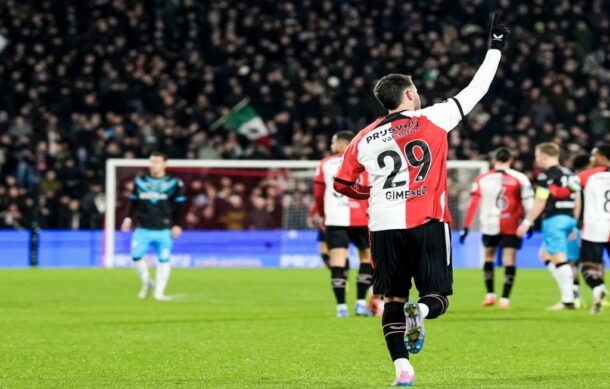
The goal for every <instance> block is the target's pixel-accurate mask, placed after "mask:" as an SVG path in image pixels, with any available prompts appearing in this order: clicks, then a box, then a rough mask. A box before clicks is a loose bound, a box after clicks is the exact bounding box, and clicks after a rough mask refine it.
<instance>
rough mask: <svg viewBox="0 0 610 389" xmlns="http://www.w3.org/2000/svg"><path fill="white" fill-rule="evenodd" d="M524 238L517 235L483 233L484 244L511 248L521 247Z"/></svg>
mask: <svg viewBox="0 0 610 389" xmlns="http://www.w3.org/2000/svg"><path fill="white" fill-rule="evenodd" d="M522 243H523V239H521V238H519V237H518V236H517V235H483V246H485V247H498V246H500V247H501V248H503V249H504V248H509V249H517V250H519V249H521V244H522Z"/></svg>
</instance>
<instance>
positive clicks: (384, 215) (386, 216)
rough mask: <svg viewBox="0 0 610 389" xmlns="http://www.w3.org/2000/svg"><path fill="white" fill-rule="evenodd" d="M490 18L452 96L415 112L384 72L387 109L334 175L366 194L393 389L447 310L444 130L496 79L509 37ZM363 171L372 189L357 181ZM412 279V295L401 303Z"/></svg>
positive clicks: (380, 87)
mask: <svg viewBox="0 0 610 389" xmlns="http://www.w3.org/2000/svg"><path fill="white" fill-rule="evenodd" d="M495 19H496V18H495V16H494V17H493V18H492V23H491V30H490V39H489V50H488V51H487V54H486V56H485V60H484V61H483V64H482V65H481V67H480V68H479V69H478V71H477V72H476V74H475V75H474V78H473V79H472V81H471V82H470V84H469V85H468V86H467V87H466V88H464V89H463V90H462V91H461V92H460V93H458V94H457V95H456V96H455V97H452V98H450V99H449V100H446V101H444V102H442V103H439V104H434V105H432V106H430V107H427V108H424V109H421V104H420V98H419V95H418V93H417V88H416V87H415V85H414V84H413V81H412V79H411V77H410V76H406V75H402V74H390V75H387V76H385V77H383V78H381V79H380V80H379V81H378V82H377V84H376V85H375V89H374V93H375V97H376V98H377V100H378V101H379V102H380V103H381V104H382V105H383V107H385V108H386V109H387V110H388V115H386V116H384V117H381V118H378V119H377V120H375V121H374V122H373V123H371V124H370V125H369V126H367V127H366V128H365V129H363V130H362V131H360V132H359V133H358V135H357V136H356V137H355V138H354V139H353V140H352V142H351V143H350V145H349V147H348V148H347V150H346V151H345V154H344V156H343V163H342V164H341V167H340V169H339V172H338V173H337V175H336V177H335V183H334V187H335V189H336V190H337V191H338V192H340V193H343V194H345V195H347V196H350V197H352V198H356V199H369V216H370V221H369V229H370V230H371V248H372V252H373V260H374V264H375V273H374V285H373V290H374V291H375V293H379V294H382V295H383V296H384V299H385V310H384V313H383V318H382V328H383V333H384V336H385V340H386V344H387V348H388V351H389V354H390V357H391V358H392V360H393V361H394V366H395V369H396V380H395V381H394V385H395V386H412V385H413V381H414V379H415V373H414V369H413V366H412V365H411V364H410V362H409V352H411V353H417V352H419V351H420V350H421V348H422V347H423V343H424V338H425V335H424V324H423V319H424V318H426V319H434V318H437V317H439V316H440V315H442V314H443V313H445V312H446V311H447V308H448V306H449V300H448V299H447V297H448V296H449V295H451V294H452V293H453V271H452V263H451V234H450V230H449V223H450V222H451V216H450V215H449V208H448V203H449V201H448V199H447V147H448V143H447V137H448V132H449V131H451V130H452V129H453V128H455V127H456V126H457V124H458V123H459V122H460V121H461V120H462V119H463V117H464V115H466V114H468V113H469V112H470V111H471V110H472V109H473V108H474V106H475V105H476V104H477V103H478V102H479V101H480V100H481V99H482V98H483V96H485V94H486V93H487V90H488V89H489V86H490V85H491V82H492V81H493V78H494V75H495V73H496V69H497V68H498V64H499V63H500V57H501V50H502V49H503V48H504V47H505V43H506V40H507V38H508V34H509V31H508V28H507V27H506V26H504V25H497V24H496V23H495ZM365 171H366V172H368V174H369V175H370V180H371V186H370V187H369V186H365V185H361V184H359V183H358V182H357V180H358V177H360V175H361V174H362V173H363V172H365ZM412 279H415V286H416V287H417V289H418V291H419V297H420V299H419V301H418V302H407V300H408V299H409V290H410V289H411V282H412V281H411V280H412ZM405 323H406V324H405Z"/></svg>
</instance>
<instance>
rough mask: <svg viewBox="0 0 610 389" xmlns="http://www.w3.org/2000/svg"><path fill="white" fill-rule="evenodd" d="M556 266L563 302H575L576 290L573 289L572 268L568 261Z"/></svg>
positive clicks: (567, 303) (566, 303)
mask: <svg viewBox="0 0 610 389" xmlns="http://www.w3.org/2000/svg"><path fill="white" fill-rule="evenodd" d="M555 267H556V269H557V270H556V277H555V279H556V280H557V285H559V291H560V292H561V302H562V303H564V304H565V305H569V304H572V305H573V304H574V292H573V290H572V282H573V280H574V278H573V276H572V268H571V267H570V264H569V263H567V262H562V263H558V264H557V265H555Z"/></svg>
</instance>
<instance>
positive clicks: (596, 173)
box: [578, 144, 610, 314]
mask: <svg viewBox="0 0 610 389" xmlns="http://www.w3.org/2000/svg"><path fill="white" fill-rule="evenodd" d="M591 163H592V165H593V166H594V167H593V168H591V169H587V170H584V171H582V172H581V173H579V174H578V178H579V180H580V184H581V186H582V191H583V207H582V208H583V231H582V241H581V248H580V259H581V262H582V275H583V278H584V280H585V282H586V283H587V285H589V287H590V288H591V289H592V290H593V306H592V307H591V313H593V314H599V313H600V312H601V310H602V306H603V302H604V298H605V297H606V296H607V295H608V290H607V289H606V285H605V284H604V260H603V254H604V249H606V251H607V252H610V145H608V144H603V145H600V146H597V147H596V148H594V149H593V151H592V153H591Z"/></svg>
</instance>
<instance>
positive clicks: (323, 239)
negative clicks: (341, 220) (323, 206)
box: [318, 228, 326, 243]
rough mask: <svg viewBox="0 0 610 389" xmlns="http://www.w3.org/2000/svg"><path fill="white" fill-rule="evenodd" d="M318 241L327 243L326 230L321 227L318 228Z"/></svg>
mask: <svg viewBox="0 0 610 389" xmlns="http://www.w3.org/2000/svg"><path fill="white" fill-rule="evenodd" d="M318 242H320V243H326V232H324V230H323V229H321V228H320V229H319V230H318Z"/></svg>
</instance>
